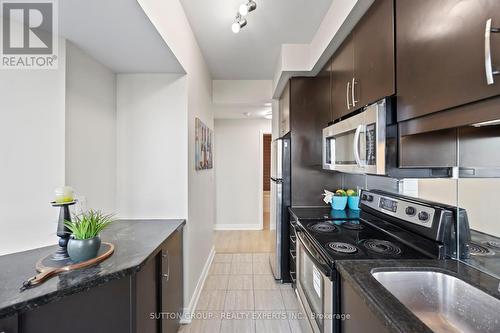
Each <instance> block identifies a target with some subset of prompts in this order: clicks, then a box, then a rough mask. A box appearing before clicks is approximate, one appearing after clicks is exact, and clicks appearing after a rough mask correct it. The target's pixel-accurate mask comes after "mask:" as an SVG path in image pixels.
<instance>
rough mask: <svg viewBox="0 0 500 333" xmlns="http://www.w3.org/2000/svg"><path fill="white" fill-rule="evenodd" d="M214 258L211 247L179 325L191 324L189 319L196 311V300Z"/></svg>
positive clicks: (213, 250)
mask: <svg viewBox="0 0 500 333" xmlns="http://www.w3.org/2000/svg"><path fill="white" fill-rule="evenodd" d="M214 256H215V247H214V246H212V249H211V250H210V254H209V255H208V258H207V261H206V262H205V266H203V270H202V271H201V275H200V278H199V279H198V283H197V284H196V289H195V290H194V293H193V296H192V297H191V300H190V301H189V305H188V307H187V308H184V310H183V316H182V318H181V320H180V322H181V324H189V323H191V319H192V317H193V316H192V314H194V312H195V311H196V305H198V300H199V299H200V294H201V291H202V290H203V286H204V285H205V280H206V279H207V275H208V271H209V270H210V266H211V265H212V261H213V260H214Z"/></svg>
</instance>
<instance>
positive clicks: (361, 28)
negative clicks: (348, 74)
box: [352, 0, 396, 109]
mask: <svg viewBox="0 0 500 333" xmlns="http://www.w3.org/2000/svg"><path fill="white" fill-rule="evenodd" d="M394 67H395V66H394V1H393V0H376V1H375V2H374V3H373V5H372V6H371V7H370V9H369V10H368V11H367V12H366V14H365V15H364V16H363V18H362V19H361V21H359V23H358V24H357V25H356V27H355V28H354V95H353V97H352V98H354V101H355V107H356V109H358V108H359V106H365V105H368V104H371V103H373V102H376V101H378V100H380V99H382V98H384V97H386V96H391V95H394V94H395V92H396V91H395V89H396V87H395V83H394V76H395V68H394Z"/></svg>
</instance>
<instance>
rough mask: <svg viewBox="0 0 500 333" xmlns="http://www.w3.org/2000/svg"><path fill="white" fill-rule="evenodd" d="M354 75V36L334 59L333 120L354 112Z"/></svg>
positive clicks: (332, 68)
mask: <svg viewBox="0 0 500 333" xmlns="http://www.w3.org/2000/svg"><path fill="white" fill-rule="evenodd" d="M353 74H354V42H353V39H352V36H351V35H349V36H348V37H347V38H346V39H345V40H344V42H343V43H342V45H341V46H340V48H339V50H337V52H336V53H335V55H334V56H333V59H332V65H331V75H332V79H331V87H332V120H336V119H338V118H340V117H343V116H345V115H347V114H348V113H350V112H351V111H354V107H353V105H352V99H351V93H352V88H351V83H352V80H353V77H354V75H353Z"/></svg>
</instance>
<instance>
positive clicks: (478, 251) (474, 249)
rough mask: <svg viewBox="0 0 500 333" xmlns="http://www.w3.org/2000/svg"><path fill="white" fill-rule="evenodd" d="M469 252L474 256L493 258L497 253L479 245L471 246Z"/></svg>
mask: <svg viewBox="0 0 500 333" xmlns="http://www.w3.org/2000/svg"><path fill="white" fill-rule="evenodd" d="M469 252H470V254H471V255H473V256H492V255H494V254H495V252H493V251H491V250H490V249H488V248H487V247H484V246H482V245H479V244H477V243H470V244H469Z"/></svg>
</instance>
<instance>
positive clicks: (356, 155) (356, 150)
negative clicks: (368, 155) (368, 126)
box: [353, 125, 365, 167]
mask: <svg viewBox="0 0 500 333" xmlns="http://www.w3.org/2000/svg"><path fill="white" fill-rule="evenodd" d="M364 130H365V125H359V126H358V127H357V128H356V132H354V140H353V141H354V142H353V144H354V147H353V150H354V158H355V159H356V164H357V165H358V166H359V167H362V166H363V162H362V161H361V158H360V157H359V140H360V138H361V132H362V131H364Z"/></svg>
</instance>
